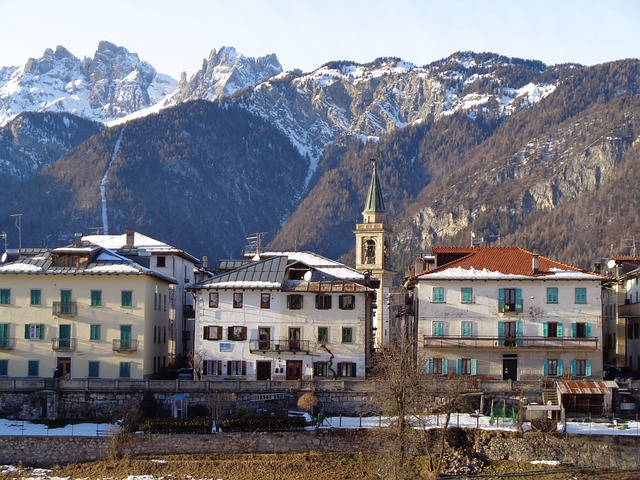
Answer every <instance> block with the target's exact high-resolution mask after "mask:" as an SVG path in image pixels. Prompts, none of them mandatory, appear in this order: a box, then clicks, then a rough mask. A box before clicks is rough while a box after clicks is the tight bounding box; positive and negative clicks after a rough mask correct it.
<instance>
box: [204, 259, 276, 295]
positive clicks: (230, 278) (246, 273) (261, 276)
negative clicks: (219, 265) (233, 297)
mask: <svg viewBox="0 0 640 480" xmlns="http://www.w3.org/2000/svg"><path fill="white" fill-rule="evenodd" d="M286 268H287V257H283V256H280V257H272V258H268V259H266V260H261V261H258V262H250V263H248V264H244V265H242V266H241V267H240V268H237V269H235V270H232V271H231V272H227V273H223V274H220V275H216V276H215V277H213V278H211V279H209V280H206V281H204V282H201V283H200V284H198V285H197V286H200V287H205V288H206V287H222V288H235V287H238V288H240V287H251V286H254V287H270V288H279V287H280V286H281V285H282V282H283V281H284V279H285V273H286Z"/></svg>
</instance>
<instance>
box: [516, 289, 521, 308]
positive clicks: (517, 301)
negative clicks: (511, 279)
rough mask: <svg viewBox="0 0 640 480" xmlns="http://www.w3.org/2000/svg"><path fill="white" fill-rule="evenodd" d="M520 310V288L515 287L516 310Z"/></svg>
mask: <svg viewBox="0 0 640 480" xmlns="http://www.w3.org/2000/svg"><path fill="white" fill-rule="evenodd" d="M521 311H522V289H521V288H516V312H521Z"/></svg>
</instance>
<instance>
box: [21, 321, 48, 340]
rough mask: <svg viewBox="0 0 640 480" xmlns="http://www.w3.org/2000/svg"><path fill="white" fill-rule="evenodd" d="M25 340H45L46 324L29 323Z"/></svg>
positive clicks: (26, 326)
mask: <svg viewBox="0 0 640 480" xmlns="http://www.w3.org/2000/svg"><path fill="white" fill-rule="evenodd" d="M24 338H26V339H27V340H44V324H43V323H27V324H26V325H25V326H24Z"/></svg>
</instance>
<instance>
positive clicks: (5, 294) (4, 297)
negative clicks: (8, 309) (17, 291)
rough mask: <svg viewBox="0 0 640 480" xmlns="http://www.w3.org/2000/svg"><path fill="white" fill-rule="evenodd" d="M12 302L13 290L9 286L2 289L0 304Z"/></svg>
mask: <svg viewBox="0 0 640 480" xmlns="http://www.w3.org/2000/svg"><path fill="white" fill-rule="evenodd" d="M10 304H11V290H10V289H8V288H2V289H0V305H10Z"/></svg>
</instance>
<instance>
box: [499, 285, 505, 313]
mask: <svg viewBox="0 0 640 480" xmlns="http://www.w3.org/2000/svg"><path fill="white" fill-rule="evenodd" d="M498 311H499V312H500V313H504V288H500V289H498Z"/></svg>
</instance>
